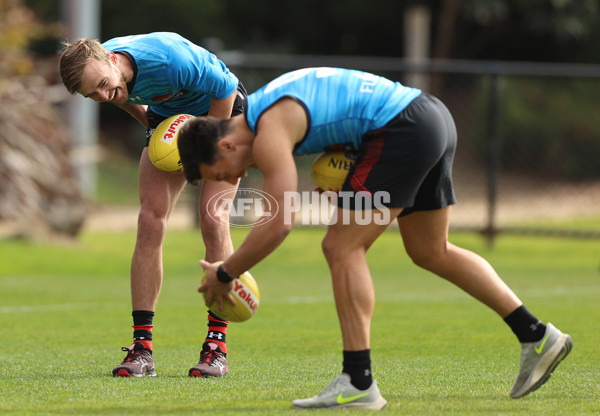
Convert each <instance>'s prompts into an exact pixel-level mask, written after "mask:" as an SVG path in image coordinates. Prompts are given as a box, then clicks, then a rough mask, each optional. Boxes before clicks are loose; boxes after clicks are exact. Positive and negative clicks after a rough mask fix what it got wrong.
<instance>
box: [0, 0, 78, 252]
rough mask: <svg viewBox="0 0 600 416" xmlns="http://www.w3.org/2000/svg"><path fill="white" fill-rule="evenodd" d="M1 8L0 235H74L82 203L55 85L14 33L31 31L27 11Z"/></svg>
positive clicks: (10, 5) (9, 5)
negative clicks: (43, 73)
mask: <svg viewBox="0 0 600 416" xmlns="http://www.w3.org/2000/svg"><path fill="white" fill-rule="evenodd" d="M0 9H6V10H0V15H1V16H2V17H0V54H2V56H3V58H2V64H1V65H0V238H6V237H15V236H18V237H24V238H28V239H36V240H39V239H48V238H51V237H54V236H57V235H66V236H75V235H77V233H78V232H79V231H80V229H81V227H82V224H83V222H84V220H85V217H86V215H87V205H86V201H85V198H84V197H83V195H82V193H81V192H80V190H79V188H78V185H77V183H76V180H75V176H74V171H73V168H72V167H71V161H70V158H69V141H68V136H67V129H66V127H65V125H64V121H63V119H64V117H63V116H62V115H61V114H60V110H59V108H58V105H57V103H56V99H53V98H52V95H57V94H56V93H55V88H56V87H53V86H51V85H50V84H49V82H48V81H47V80H46V78H44V77H42V76H41V75H39V74H36V72H39V68H36V65H35V61H34V60H33V59H31V58H30V57H29V56H28V54H27V53H26V51H24V48H23V46H22V45H23V44H26V43H25V42H24V41H22V39H21V38H19V37H18V36H17V35H15V33H17V34H21V35H22V37H26V36H27V33H32V31H28V24H29V22H30V21H31V15H30V14H29V13H28V12H27V10H26V9H24V8H23V7H22V5H21V4H20V2H19V1H14V0H12V1H8V2H0ZM32 24H33V23H31V25H32ZM19 29H20V30H22V32H23V33H21V32H18V30H19ZM36 69H37V70H38V71H36ZM63 89H64V88H63ZM59 95H60V94H59Z"/></svg>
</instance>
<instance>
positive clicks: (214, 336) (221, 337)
mask: <svg viewBox="0 0 600 416" xmlns="http://www.w3.org/2000/svg"><path fill="white" fill-rule="evenodd" d="M227 324H229V322H228V321H222V320H220V319H219V318H217V317H216V316H214V315H213V314H212V313H210V312H209V313H208V334H207V335H206V340H205V341H204V342H205V343H207V342H213V343H215V344H217V345H218V346H219V347H221V351H223V354H227V343H226V341H225V336H226V335H227Z"/></svg>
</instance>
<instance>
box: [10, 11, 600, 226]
mask: <svg viewBox="0 0 600 416" xmlns="http://www.w3.org/2000/svg"><path fill="white" fill-rule="evenodd" d="M99 2H100V16H99V18H100V36H99V38H100V40H101V41H104V40H107V39H110V38H112V37H116V36H123V35H129V34H139V33H148V32H155V31H173V32H178V33H180V34H182V35H183V36H185V37H187V38H188V39H190V40H192V41H193V42H195V43H197V44H199V45H201V46H204V47H205V48H207V49H209V50H211V51H214V52H216V53H217V54H219V52H222V51H240V52H244V53H269V54H282V55H283V54H297V55H314V56H329V55H331V56H346V57H363V58H364V60H365V61H366V60H368V57H390V58H404V57H406V56H407V54H408V51H407V40H409V39H405V36H406V32H405V26H406V21H405V15H406V12H407V10H409V9H411V8H414V7H422V8H424V9H425V10H427V11H428V16H429V19H430V20H429V22H430V23H429V24H428V28H429V33H428V35H429V38H430V44H429V46H428V49H429V50H428V51H427V53H428V56H429V57H431V58H434V59H440V60H472V61H473V62H474V61H490V62H494V61H529V62H545V63H550V64H551V63H576V64H600V50H599V48H598V47H597V39H599V38H600V2H598V1H597V0H577V1H573V0H420V1H419V0H406V1H401V0H374V1H370V2H367V1H358V0H346V1H344V2H340V1H334V0H318V1H317V0H288V1H285V2H282V1H279V0H277V1H276V0H261V1H256V0H253V1H250V0H203V1H197V0H170V1H169V2H165V1H164V0H160V1H159V0H130V1H127V2H124V1H123V0H99ZM64 3H65V2H64V1H61V0H0V12H2V13H4V11H5V10H8V8H10V6H11V5H13V6H14V5H15V4H19V5H22V6H24V7H26V8H28V9H29V10H30V11H31V12H32V14H33V15H34V16H35V18H36V20H37V21H39V22H40V24H41V26H42V27H46V28H47V29H46V30H39V29H36V31H35V36H27V37H24V38H23V39H25V40H24V41H23V42H21V43H20V44H19V45H18V47H19V48H20V50H21V52H22V53H23V54H24V56H25V55H26V58H27V59H25V60H23V59H22V58H20V59H21V61H19V62H21V63H20V65H21V66H20V67H19V68H20V70H21V71H25V72H27V71H29V72H31V73H33V72H36V73H38V75H42V76H43V77H44V79H45V80H46V81H47V83H48V84H49V85H53V84H57V85H59V86H60V83H61V82H60V79H59V77H58V71H57V69H56V54H57V51H58V50H59V49H60V47H61V45H60V42H61V40H63V39H65V33H67V32H66V30H62V31H61V30H60V27H59V25H57V24H58V23H60V22H61V20H62V10H61V8H62V7H63V6H64ZM3 18H4V20H0V22H3V24H4V25H5V26H6V27H8V26H7V25H6V22H7V21H8V20H10V16H8V15H6V16H3ZM48 28H51V30H48ZM63 29H64V28H63ZM23 30H25V31H26V28H21V31H23ZM1 31H2V28H0V32H1ZM31 33H33V32H31ZM5 39H8V37H6V38H5ZM3 42H4V40H3ZM2 47H3V49H2V50H3V51H6V50H7V49H6V48H7V46H6V45H2ZM11 48H12V46H11ZM11 53H12V52H11ZM5 56H7V55H5ZM5 61H6V60H5V59H4V58H3V63H4V62H5ZM23 62H25V64H23ZM26 62H35V64H31V65H29V66H27V64H26ZM23 65H25V66H23ZM235 70H236V72H237V71H238V69H237V68H236V69H235ZM280 72H282V71H279V70H271V71H270V72H269V71H263V72H262V73H261V76H260V77H257V78H256V79H257V80H260V82H261V83H262V82H263V81H262V79H263V78H265V77H267V76H268V77H271V76H274V75H277V74H279V73H280ZM374 72H379V71H374ZM40 73H41V74H40ZM380 73H381V74H382V75H386V76H391V77H392V78H393V79H398V80H402V75H403V74H401V73H398V72H395V73H385V72H380ZM247 75H248V74H246V73H242V76H241V78H242V80H244V82H245V83H246V86H247V87H248V89H249V92H252V91H253V90H254V89H255V88H256V87H258V86H259V85H260V84H258V83H257V82H258V81H256V80H255V78H251V77H249V76H247ZM3 76H4V74H3ZM265 79H269V78H265ZM246 80H247V81H246ZM547 81H548V80H547V79H544V78H543V77H529V78H528V77H520V78H519V77H514V78H513V79H508V78H506V77H505V78H503V82H502V83H501V84H502V85H501V91H502V96H501V102H500V103H499V108H500V113H501V114H503V115H504V117H505V118H508V117H510V123H503V124H501V126H500V127H499V129H498V130H499V131H500V134H501V135H502V136H503V137H504V143H503V145H502V149H501V150H502V152H503V156H504V157H502V160H501V161H500V164H501V165H502V168H505V169H512V170H516V171H519V172H525V171H527V170H530V171H532V170H535V173H534V174H536V175H538V176H548V177H549V176H552V175H554V176H555V177H556V178H558V179H560V180H562V179H564V178H566V179H569V180H587V179H594V180H596V179H598V178H600V172H599V171H598V170H597V169H587V168H586V170H583V169H581V163H580V160H581V158H580V155H583V156H586V155H587V156H588V159H589V157H590V155H591V158H592V159H593V158H594V157H596V156H594V155H598V156H600V140H598V137H599V136H600V131H599V129H600V126H596V125H597V123H592V122H591V119H592V118H593V114H597V112H598V111H600V108H599V106H600V103H598V102H597V100H596V98H595V97H596V94H595V91H596V90H597V87H598V83H595V82H593V81H589V80H583V81H582V80H576V79H563V80H561V81H560V82H559V83H550V84H547ZM489 85H490V80H489V77H486V76H472V77H466V76H461V75H456V74H446V75H445V76H444V77H443V81H442V82H441V83H440V84H437V85H436V86H435V87H433V86H432V89H433V90H434V91H435V93H436V94H437V95H439V96H440V97H441V98H442V99H443V100H444V101H445V102H446V103H447V104H448V106H449V107H450V109H451V111H452V112H453V114H455V118H456V122H457V126H458V128H459V134H460V135H461V138H462V139H461V140H462V149H463V150H462V152H463V153H468V152H470V151H472V152H474V153H476V152H479V153H478V156H477V157H478V159H471V160H469V164H470V165H472V166H476V165H477V164H481V163H485V156H482V155H485V153H486V152H487V150H488V149H487V146H488V145H489V144H488V134H489V131H488V130H487V123H488V114H487V105H488V103H489V94H490V93H489V91H490V87H489ZM63 93H64V91H63ZM99 108H100V112H101V113H100V120H101V125H100V128H101V131H100V136H99V140H100V145H101V146H102V147H103V148H106V149H109V151H110V154H111V157H110V158H107V160H105V161H104V163H101V164H100V169H105V170H106V169H108V174H101V175H100V180H104V181H106V180H109V181H113V182H114V183H113V184H109V186H108V191H107V192H106V194H104V195H103V193H102V190H103V184H102V183H101V184H100V185H99V193H100V197H99V198H100V202H105V201H103V198H105V197H106V198H107V201H108V202H109V203H110V202H115V201H116V200H117V199H119V198H121V197H123V198H124V200H126V201H130V202H134V203H135V202H136V200H137V191H136V186H137V183H136V179H135V171H136V168H137V167H136V165H135V160H136V159H137V158H138V157H139V151H140V147H141V146H142V145H143V143H144V131H143V129H142V128H141V127H140V126H139V124H137V123H136V122H135V121H133V120H132V118H131V117H129V116H128V115H127V114H126V113H125V112H123V111H121V110H119V109H117V108H116V107H113V106H110V105H100V106H99ZM594 119H595V118H594ZM549 120H550V121H552V122H553V123H550V124H549V123H548V121H549ZM57 122H58V123H60V121H57ZM548 143H551V144H552V145H551V146H548V145H547V144H548ZM573 148H576V149H575V150H577V151H576V152H573V151H572V150H573ZM515 149H517V150H515ZM511 151H512V152H513V154H511V153H510V152H511ZM569 152H570V153H569ZM567 153H569V155H567ZM457 156H458V157H459V158H463V157H465V156H464V154H463V155H457ZM540 156H541V157H540ZM120 158H126V159H127V160H128V162H127V163H126V162H124V159H123V160H121V159H120ZM541 158H545V159H547V161H546V163H545V164H541V163H540V165H539V166H538V165H536V166H532V165H531V163H530V161H531V160H533V159H541ZM467 159H468V158H467ZM106 162H109V163H106ZM457 165H459V166H460V165H461V164H460V163H457ZM596 165H597V163H596ZM469 174H470V175H469V176H470V177H474V175H473V174H472V172H469ZM458 176H460V172H458ZM107 178H108V179H107ZM111 178H112V179H111ZM132 178H133V179H132ZM125 184H129V185H128V186H125ZM115 185H116V186H115ZM470 188H472V189H474V191H473V192H475V191H476V192H478V193H479V194H481V189H480V188H478V187H477V186H470ZM467 196H468V195H467ZM467 199H468V198H467ZM0 219H1V218H0Z"/></svg>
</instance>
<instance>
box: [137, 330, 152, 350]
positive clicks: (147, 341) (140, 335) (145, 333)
mask: <svg viewBox="0 0 600 416" xmlns="http://www.w3.org/2000/svg"><path fill="white" fill-rule="evenodd" d="M152 328H154V325H133V343H134V344H136V343H139V344H142V345H143V346H144V348H146V349H148V350H150V351H152Z"/></svg>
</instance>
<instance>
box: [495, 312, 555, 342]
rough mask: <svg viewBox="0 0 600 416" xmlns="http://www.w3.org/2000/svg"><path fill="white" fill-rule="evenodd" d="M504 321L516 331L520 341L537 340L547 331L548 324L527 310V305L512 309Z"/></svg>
mask: <svg viewBox="0 0 600 416" xmlns="http://www.w3.org/2000/svg"><path fill="white" fill-rule="evenodd" d="M504 322H506V324H507V325H508V326H510V329H512V331H513V332H514V333H515V335H516V336H517V338H518V339H519V342H536V341H539V340H540V339H542V337H543V336H544V334H545V333H546V325H544V324H543V323H542V322H541V321H540V320H539V319H538V318H536V317H535V316H533V315H532V314H531V312H529V311H528V310H527V308H526V307H525V305H521V306H519V307H518V308H517V309H515V310H514V311H512V312H511V313H510V314H509V315H508V316H507V317H506V318H504Z"/></svg>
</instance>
